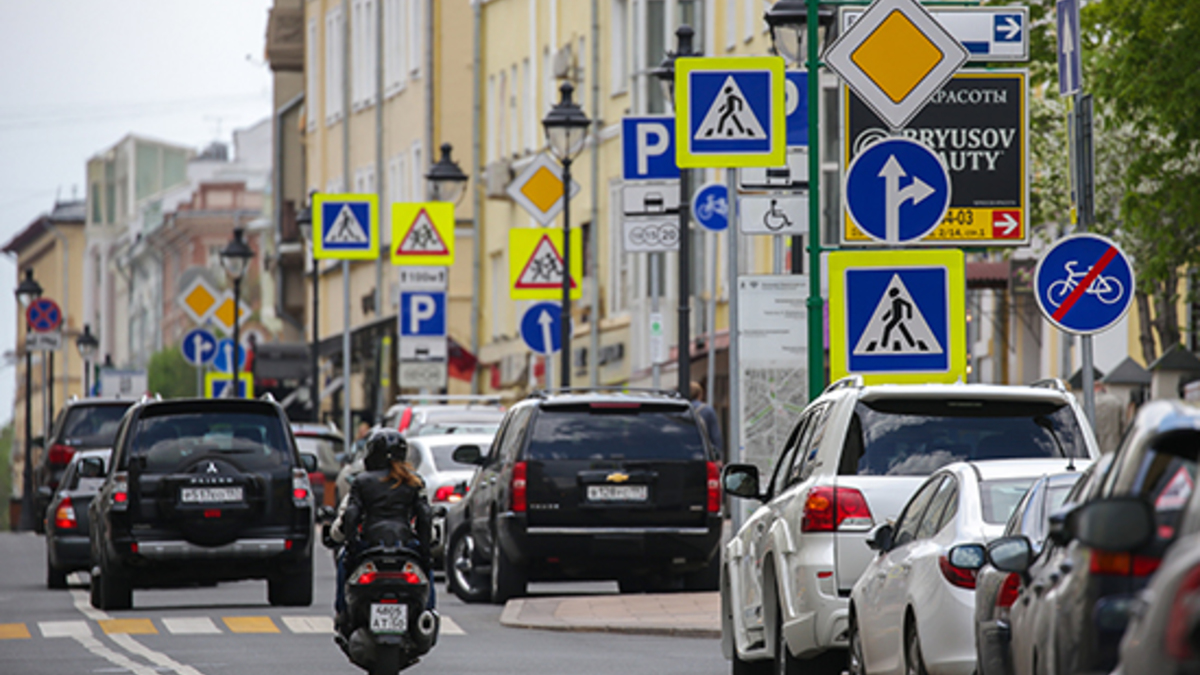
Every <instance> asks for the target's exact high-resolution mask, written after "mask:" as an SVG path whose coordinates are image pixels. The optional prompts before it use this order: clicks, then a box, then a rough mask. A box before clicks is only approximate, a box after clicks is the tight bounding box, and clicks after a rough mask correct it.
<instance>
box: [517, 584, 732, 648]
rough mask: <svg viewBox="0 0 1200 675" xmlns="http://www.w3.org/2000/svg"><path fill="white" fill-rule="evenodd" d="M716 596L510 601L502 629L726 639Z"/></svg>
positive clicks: (691, 595) (697, 594)
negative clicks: (722, 631) (722, 637)
mask: <svg viewBox="0 0 1200 675" xmlns="http://www.w3.org/2000/svg"><path fill="white" fill-rule="evenodd" d="M720 610H721V600H720V596H719V594H717V593H715V592H713V593H662V594H633V595H624V594H622V595H592V596H566V597H544V598H521V599H518V600H509V601H508V604H507V605H505V606H504V613H503V614H501V615H500V624H501V625H503V626H508V627H511V628H535V629H541V630H561V631H592V632H607V633H635V634H642V635H673V636H676V637H698V638H719V637H721V616H720Z"/></svg>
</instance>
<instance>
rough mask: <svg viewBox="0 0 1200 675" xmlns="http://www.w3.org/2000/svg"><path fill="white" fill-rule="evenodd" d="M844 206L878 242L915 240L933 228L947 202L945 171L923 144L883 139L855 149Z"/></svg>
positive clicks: (948, 183) (947, 179)
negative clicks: (866, 146) (857, 150)
mask: <svg viewBox="0 0 1200 675" xmlns="http://www.w3.org/2000/svg"><path fill="white" fill-rule="evenodd" d="M845 193H846V194H845V199H846V210H847V211H848V212H849V214H850V218H851V219H852V220H853V221H854V224H855V225H857V226H858V227H859V229H861V230H862V231H863V232H865V233H866V234H867V235H868V236H870V237H871V238H872V239H874V240H875V241H877V242H881V243H883V244H888V245H896V244H903V243H907V242H912V241H916V240H918V239H921V238H922V237H924V236H925V235H927V234H929V233H930V232H932V231H934V230H935V229H936V228H937V226H938V225H940V224H941V222H942V219H943V218H945V216H946V210H947V209H948V208H949V206H950V172H949V171H948V170H947V169H946V164H945V162H943V161H942V158H941V157H940V156H939V155H938V154H937V153H935V152H934V151H933V150H931V149H929V147H928V146H926V145H924V144H923V143H919V142H917V141H914V140H912V139H908V138H885V139H883V140H880V141H876V142H875V143H874V144H872V145H871V146H869V147H868V148H867V149H866V150H864V151H862V152H860V153H858V155H856V156H855V157H854V159H853V161H851V162H850V167H849V168H848V169H847V170H846V184H845Z"/></svg>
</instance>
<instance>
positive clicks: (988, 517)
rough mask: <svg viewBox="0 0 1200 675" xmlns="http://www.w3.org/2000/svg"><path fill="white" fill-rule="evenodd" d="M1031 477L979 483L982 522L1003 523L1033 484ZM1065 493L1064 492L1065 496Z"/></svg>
mask: <svg viewBox="0 0 1200 675" xmlns="http://www.w3.org/2000/svg"><path fill="white" fill-rule="evenodd" d="M1034 480H1035V479H1033V478H1008V479H1005V480H985V481H983V482H981V483H980V484H979V503H980V504H981V505H982V506H983V522H985V523H990V524H992V525H1003V524H1004V523H1006V522H1008V519H1009V517H1010V516H1012V512H1013V509H1015V508H1017V504H1019V503H1020V502H1021V497H1024V496H1025V492H1026V491H1027V490H1028V489H1029V486H1030V485H1033V481H1034ZM1065 494H1066V493H1064V496H1065Z"/></svg>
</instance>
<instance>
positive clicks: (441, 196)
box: [425, 143, 469, 204]
mask: <svg viewBox="0 0 1200 675" xmlns="http://www.w3.org/2000/svg"><path fill="white" fill-rule="evenodd" d="M453 149H454V148H453V146H451V145H450V144H449V143H442V158H441V159H439V160H438V161H437V162H435V163H434V165H433V166H431V167H429V173H427V174H425V180H427V181H429V191H430V193H431V194H432V195H433V200H434V201H438V202H450V203H452V204H457V203H458V202H459V201H460V200H461V199H462V196H463V194H464V193H465V192H466V188H467V181H468V180H469V178H468V176H467V174H465V173H463V170H462V167H460V166H459V165H458V162H456V161H454V160H452V159H450V152H451V151H452V150H453Z"/></svg>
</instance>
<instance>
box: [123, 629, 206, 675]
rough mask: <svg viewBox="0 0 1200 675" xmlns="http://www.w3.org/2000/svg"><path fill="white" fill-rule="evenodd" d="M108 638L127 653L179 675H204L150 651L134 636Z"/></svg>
mask: <svg viewBox="0 0 1200 675" xmlns="http://www.w3.org/2000/svg"><path fill="white" fill-rule="evenodd" d="M108 637H109V639H110V640H112V641H113V642H115V643H117V644H118V645H120V646H121V647H122V648H123V649H124V650H125V651H127V652H131V653H133V654H137V655H138V656H140V657H142V658H144V659H146V660H147V661H149V662H151V663H154V664H157V665H159V666H162V667H163V668H168V669H170V670H173V671H175V672H177V673H179V675H203V673H201V672H200V671H198V670H196V669H195V668H193V667H191V666H188V665H184V664H182V663H180V662H178V661H176V660H175V659H173V658H171V657H169V656H167V655H166V654H163V653H161V652H156V651H154V650H153V649H150V648H149V647H147V646H146V645H144V644H142V643H140V642H138V641H137V640H135V639H134V638H133V636H132V635H126V634H124V633H121V634H114V635H109V636H108Z"/></svg>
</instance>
